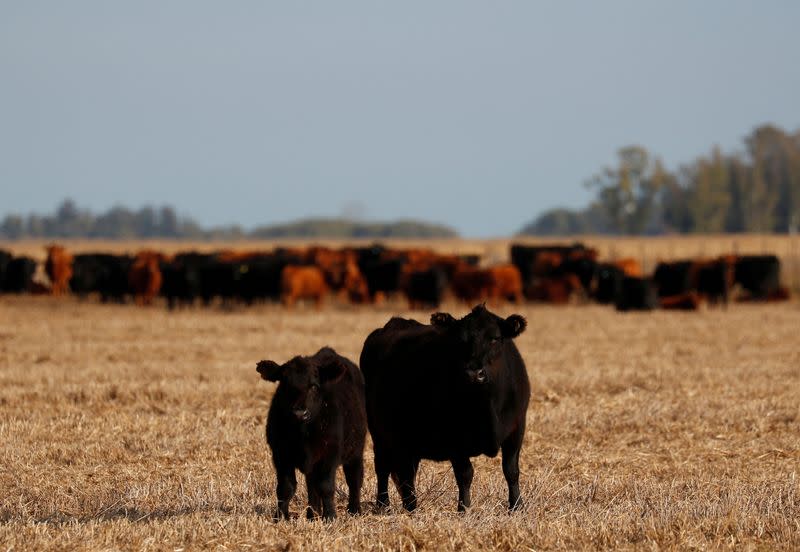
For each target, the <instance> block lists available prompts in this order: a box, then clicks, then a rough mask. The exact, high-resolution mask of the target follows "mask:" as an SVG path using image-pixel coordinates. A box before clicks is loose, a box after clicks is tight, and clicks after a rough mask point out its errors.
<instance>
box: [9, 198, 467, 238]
mask: <svg viewBox="0 0 800 552" xmlns="http://www.w3.org/2000/svg"><path fill="white" fill-rule="evenodd" d="M457 235H458V234H457V233H456V232H455V230H453V229H452V228H448V227H446V226H443V225H440V224H429V223H425V222H420V221H413V220H401V221H396V222H385V223H384V222H361V221H352V220H347V219H341V218H330V219H327V218H313V219H304V220H299V221H296V222H290V223H286V224H277V225H267V226H260V227H258V228H256V229H255V230H253V231H252V232H247V231H245V230H243V229H242V228H240V227H238V226H225V227H217V228H203V227H202V226H200V224H198V223H197V222H195V221H194V220H192V219H191V218H188V217H179V216H178V215H177V214H176V213H175V209H173V208H172V207H168V206H164V207H160V208H158V209H156V208H154V207H150V206H148V207H143V208H141V209H139V210H138V211H134V210H131V209H127V208H125V207H113V208H111V209H109V210H108V211H106V212H105V213H101V214H99V215H94V214H92V213H91V212H90V211H89V210H86V209H79V208H78V207H77V206H76V205H75V202H74V201H72V200H70V199H67V200H65V201H64V202H62V204H61V205H60V206H59V207H58V209H56V212H55V213H54V214H53V215H45V216H41V215H36V214H31V215H28V217H27V218H26V217H23V216H21V215H18V214H10V215H7V216H6V217H5V218H4V219H3V220H2V222H0V238H6V239H20V238H103V239H135V238H172V239H211V240H216V239H218V240H236V239H248V238H450V237H456V236H457Z"/></svg>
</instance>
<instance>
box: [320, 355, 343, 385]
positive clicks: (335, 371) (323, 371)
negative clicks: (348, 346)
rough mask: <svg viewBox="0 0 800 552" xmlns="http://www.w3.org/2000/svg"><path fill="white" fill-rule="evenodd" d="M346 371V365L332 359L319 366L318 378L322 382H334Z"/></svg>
mask: <svg viewBox="0 0 800 552" xmlns="http://www.w3.org/2000/svg"><path fill="white" fill-rule="evenodd" d="M346 373H347V365H346V364H345V363H344V362H342V361H341V360H338V359H333V360H331V361H330V362H326V363H325V364H323V365H322V366H320V367H319V380H320V381H321V382H322V383H336V382H337V381H339V380H340V379H342V377H343V376H344V375H345V374H346Z"/></svg>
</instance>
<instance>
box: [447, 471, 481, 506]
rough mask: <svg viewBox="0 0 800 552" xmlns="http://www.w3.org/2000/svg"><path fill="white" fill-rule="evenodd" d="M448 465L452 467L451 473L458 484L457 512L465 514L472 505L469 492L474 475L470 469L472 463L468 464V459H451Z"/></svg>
mask: <svg viewBox="0 0 800 552" xmlns="http://www.w3.org/2000/svg"><path fill="white" fill-rule="evenodd" d="M450 463H451V464H452V465H453V473H454V474H455V476H456V483H457V484H458V511H459V512H466V511H467V508H469V507H470V504H471V503H472V500H471V499H470V495H469V490H470V487H471V486H472V476H473V475H475V470H474V469H472V462H470V460H469V458H453V459H452V460H450Z"/></svg>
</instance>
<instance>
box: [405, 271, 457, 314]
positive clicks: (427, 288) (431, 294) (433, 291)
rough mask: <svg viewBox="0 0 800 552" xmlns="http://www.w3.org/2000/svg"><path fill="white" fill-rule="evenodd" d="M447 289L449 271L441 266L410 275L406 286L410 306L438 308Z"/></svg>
mask: <svg viewBox="0 0 800 552" xmlns="http://www.w3.org/2000/svg"><path fill="white" fill-rule="evenodd" d="M446 290H447V273H446V272H445V271H444V269H442V268H440V267H433V268H429V269H427V270H418V271H415V272H412V273H411V274H409V275H408V278H407V281H406V283H405V286H404V291H405V293H406V298H407V299H408V303H409V306H410V307H411V308H412V309H413V308H428V307H430V308H434V309H435V308H437V307H438V306H439V305H440V304H441V302H442V298H443V297H444V292H445V291H446Z"/></svg>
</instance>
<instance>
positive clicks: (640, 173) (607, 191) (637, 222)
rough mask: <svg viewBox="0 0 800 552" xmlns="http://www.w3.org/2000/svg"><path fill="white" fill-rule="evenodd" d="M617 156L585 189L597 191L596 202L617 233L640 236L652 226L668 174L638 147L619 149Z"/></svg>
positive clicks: (657, 162)
mask: <svg viewBox="0 0 800 552" xmlns="http://www.w3.org/2000/svg"><path fill="white" fill-rule="evenodd" d="M617 156H618V160H617V166H616V167H615V168H606V169H605V170H604V171H603V172H602V173H601V174H599V175H596V176H595V177H593V178H592V179H591V180H590V181H589V183H588V186H589V187H590V188H596V189H597V190H598V192H597V202H598V203H599V204H600V205H602V207H603V209H604V211H605V213H606V216H607V217H608V221H609V224H610V226H611V228H612V229H613V230H614V231H615V232H616V233H619V234H642V233H643V232H644V231H645V230H646V229H647V228H648V226H649V225H650V224H651V223H652V218H653V214H654V211H655V210H656V209H655V208H656V201H657V198H658V192H659V190H660V189H661V187H662V186H663V185H664V184H665V182H666V177H667V171H666V170H665V169H664V167H663V165H662V164H661V162H660V161H656V162H655V163H651V162H650V156H649V154H648V152H647V150H646V149H645V148H643V147H641V146H628V147H625V148H622V149H621V150H619V152H618V153H617Z"/></svg>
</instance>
